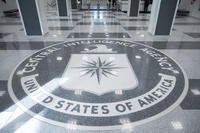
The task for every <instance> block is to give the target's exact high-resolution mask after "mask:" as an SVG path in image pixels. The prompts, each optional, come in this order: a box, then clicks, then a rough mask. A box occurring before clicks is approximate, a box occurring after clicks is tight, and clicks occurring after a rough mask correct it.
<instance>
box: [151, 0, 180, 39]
mask: <svg viewBox="0 0 200 133" xmlns="http://www.w3.org/2000/svg"><path fill="white" fill-rule="evenodd" d="M178 4H179V0H154V1H153V4H152V8H151V17H150V22H149V32H150V33H151V34H153V35H170V34H171V31H172V27H173V24H174V20H175V18H176V12H177V9H178Z"/></svg>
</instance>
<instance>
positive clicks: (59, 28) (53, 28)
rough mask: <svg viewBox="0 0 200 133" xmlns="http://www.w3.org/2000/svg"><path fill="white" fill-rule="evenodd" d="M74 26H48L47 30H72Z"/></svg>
mask: <svg viewBox="0 0 200 133" xmlns="http://www.w3.org/2000/svg"><path fill="white" fill-rule="evenodd" d="M73 28H74V27H68V26H61V27H49V30H73Z"/></svg>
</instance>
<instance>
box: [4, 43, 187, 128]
mask: <svg viewBox="0 0 200 133" xmlns="http://www.w3.org/2000/svg"><path fill="white" fill-rule="evenodd" d="M8 86H9V94H10V96H11V98H12V99H13V100H14V102H15V103H16V104H17V105H19V106H20V107H21V108H23V109H24V110H25V111H26V112H27V113H29V114H30V115H31V116H32V117H34V118H37V119H40V120H42V121H45V122H47V123H50V124H54V125H57V126H62V127H67V128H68V127H73V126H75V127H76V128H78V129H83V130H110V129H118V128H122V126H124V125H140V124H143V123H145V122H148V121H151V120H154V119H157V118H159V117H161V116H163V115H165V114H166V113H168V112H170V111H172V110H173V109H174V108H175V107H177V106H178V105H179V104H180V103H181V101H182V100H183V98H184V97H185V96H186V94H187V90H188V79H187V76H186V74H185V72H184V71H183V69H182V68H181V67H180V66H179V65H178V64H177V62H175V61H174V60H173V59H172V58H170V57H168V56H167V55H165V54H163V53H161V52H160V51H158V50H156V49H154V48H151V47H148V46H145V45H143V44H139V43H136V42H125V41H120V40H103V39H102V40H79V41H73V42H64V43H59V44H55V45H51V46H49V47H46V48H44V49H42V50H39V51H37V52H36V53H34V54H33V55H30V56H29V57H27V58H26V59H25V60H23V61H22V62H21V63H20V64H19V65H18V66H17V67H16V68H15V70H14V71H13V73H12V75H11V76H10V79H9V83H8ZM85 127H87V128H85Z"/></svg>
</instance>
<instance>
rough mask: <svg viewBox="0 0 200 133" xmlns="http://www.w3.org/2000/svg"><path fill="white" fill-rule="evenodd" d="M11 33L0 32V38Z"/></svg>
mask: <svg viewBox="0 0 200 133" xmlns="http://www.w3.org/2000/svg"><path fill="white" fill-rule="evenodd" d="M10 34H11V33H0V38H4V37H5V36H8V35H10Z"/></svg>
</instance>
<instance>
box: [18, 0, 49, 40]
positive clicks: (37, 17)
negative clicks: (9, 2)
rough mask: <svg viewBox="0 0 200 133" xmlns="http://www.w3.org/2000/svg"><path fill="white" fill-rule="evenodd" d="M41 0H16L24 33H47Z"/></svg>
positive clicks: (36, 34)
mask: <svg viewBox="0 0 200 133" xmlns="http://www.w3.org/2000/svg"><path fill="white" fill-rule="evenodd" d="M41 2H42V1H41V0H17V6H18V9H19V12H20V16H21V20H22V24H23V27H24V31H25V34H26V35H28V36H40V35H44V34H45V33H47V27H46V26H45V20H46V19H45V18H44V16H45V14H44V12H43V11H42V9H43V8H44V7H43V8H42V9H41V7H40V6H41V5H43V3H41Z"/></svg>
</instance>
